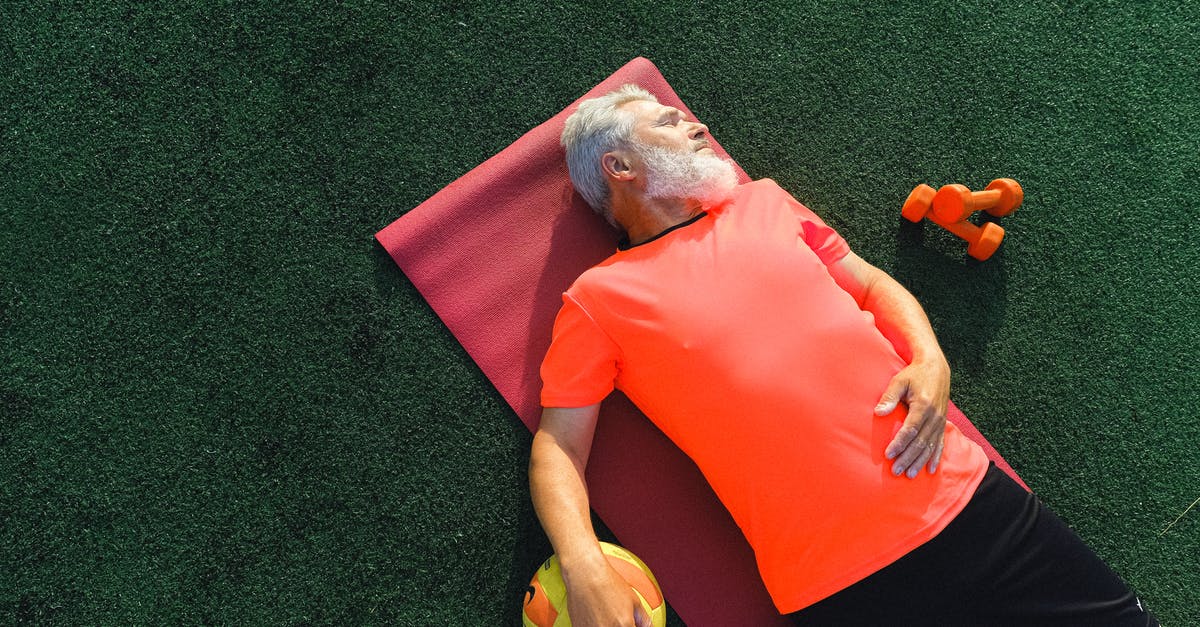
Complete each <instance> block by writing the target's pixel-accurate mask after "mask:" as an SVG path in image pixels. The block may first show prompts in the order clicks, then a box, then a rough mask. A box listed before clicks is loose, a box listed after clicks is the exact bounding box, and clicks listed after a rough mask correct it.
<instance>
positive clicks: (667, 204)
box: [621, 198, 704, 246]
mask: <svg viewBox="0 0 1200 627" xmlns="http://www.w3.org/2000/svg"><path fill="white" fill-rule="evenodd" d="M702 211H704V207H703V206H701V204H700V203H699V202H696V201H694V200H682V199H677V198H672V199H657V198H656V199H649V198H643V199H642V202H641V203H640V206H639V207H638V208H637V209H636V210H633V211H628V212H622V213H623V214H624V215H623V216H622V217H623V218H624V220H622V224H621V226H622V227H624V229H625V235H626V237H627V238H628V240H629V244H630V245H633V246H636V245H637V244H641V243H642V242H645V241H647V240H649V239H652V238H653V237H654V236H656V235H658V234H659V233H662V232H663V231H665V230H667V229H669V228H671V227H673V226H676V225H679V224H683V223H684V222H687V221H688V220H691V219H692V218H694V217H696V216H697V215H699V214H700V212H702Z"/></svg>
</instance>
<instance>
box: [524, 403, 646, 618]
mask: <svg viewBox="0 0 1200 627" xmlns="http://www.w3.org/2000/svg"><path fill="white" fill-rule="evenodd" d="M599 415H600V405H599V404H595V405H589V406H587V407H573V408H562V407H547V408H545V409H543V410H542V422H541V424H540V425H539V426H538V430H537V432H536V433H535V434H534V435H533V447H532V450H531V452H530V456H529V489H530V494H531V495H532V497H533V507H534V510H535V511H536V512H537V515H538V519H539V520H541V522H542V528H543V529H545V530H546V535H547V536H549V538H550V544H552V545H553V546H554V552H555V553H556V554H557V555H558V560H559V563H560V564H561V565H562V573H563V581H564V582H565V583H566V585H567V607H568V608H569V609H570V613H571V624H572V625H576V626H579V627H588V626H597V627H608V626H609V625H621V626H628V627H633V626H634V625H635V617H636V625H637V626H638V627H649V625H650V617H649V616H647V615H646V614H645V612H644V611H643V610H642V606H641V602H640V601H639V600H638V598H637V595H636V593H634V591H633V588H631V587H630V586H629V584H628V583H627V582H626V581H625V580H624V579H622V578H621V576H620V574H618V573H617V571H616V570H614V569H613V568H612V567H611V566H610V565H609V564H608V559H607V558H605V557H604V553H603V552H601V550H600V543H599V542H598V541H597V540H596V532H595V530H594V529H592V519H591V513H590V510H589V507H588V495H587V485H586V483H585V479H584V469H585V468H586V467H587V461H588V456H589V454H590V452H591V448H592V436H593V435H594V434H595V431H596V420H597V418H598V417H599Z"/></svg>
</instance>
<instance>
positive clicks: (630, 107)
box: [620, 100, 683, 122]
mask: <svg viewBox="0 0 1200 627" xmlns="http://www.w3.org/2000/svg"><path fill="white" fill-rule="evenodd" d="M620 108H621V109H624V110H626V111H629V112H630V113H632V114H633V116H634V118H635V119H636V120H637V121H638V122H652V121H655V120H658V119H659V118H665V117H670V116H672V115H679V116H681V117H682V116H683V112H681V111H680V110H679V109H676V108H675V107H670V106H667V105H664V104H659V103H657V102H651V101H649V100H633V101H630V102H626V103H625V104H623V105H621V107H620Z"/></svg>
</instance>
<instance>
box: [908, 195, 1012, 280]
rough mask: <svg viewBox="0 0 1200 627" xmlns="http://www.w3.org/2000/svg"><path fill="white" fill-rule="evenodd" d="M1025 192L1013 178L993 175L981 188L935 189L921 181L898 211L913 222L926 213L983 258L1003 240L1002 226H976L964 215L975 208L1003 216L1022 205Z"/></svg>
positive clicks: (970, 250) (972, 252) (967, 215)
mask: <svg viewBox="0 0 1200 627" xmlns="http://www.w3.org/2000/svg"><path fill="white" fill-rule="evenodd" d="M1024 198H1025V194H1024V192H1023V191H1022V190H1021V185H1020V184H1019V183H1017V182H1016V181H1014V180H1012V179H996V180H994V181H992V182H991V183H990V184H988V186H987V189H985V190H984V191H982V192H973V191H971V190H970V189H968V188H967V187H966V186H963V185H946V186H945V187H943V188H941V189H939V190H937V191H934V189H933V188H932V187H930V186H928V185H925V184H921V185H918V186H917V187H916V188H915V189H913V191H912V193H910V194H909V195H908V199H907V200H905V201H904V208H903V209H901V211H900V214H901V215H902V216H904V217H905V219H907V220H909V221H912V222H920V221H921V218H925V217H928V218H929V220H930V221H931V222H933V223H934V224H937V225H939V226H941V227H942V228H944V229H946V230H947V231H950V232H951V233H953V234H955V235H957V236H959V237H961V238H963V239H964V240H966V241H967V254H968V255H970V256H972V257H974V258H976V259H978V260H980V261H983V260H985V259H987V258H989V257H991V256H992V254H993V253H995V252H996V249H997V248H999V247H1000V242H1001V241H1003V240H1004V227H1002V226H1000V225H999V224H995V223H992V222H988V223H985V224H984V225H983V226H976V225H975V224H972V223H971V222H969V221H968V220H967V219H968V218H970V217H971V214H973V213H975V212H976V211H986V212H988V213H989V214H991V215H994V216H997V217H1002V216H1006V215H1008V214H1010V213H1012V212H1013V211H1016V209H1017V207H1019V206H1020V205H1021V201H1022V200H1024Z"/></svg>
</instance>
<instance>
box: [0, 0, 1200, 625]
mask: <svg viewBox="0 0 1200 627" xmlns="http://www.w3.org/2000/svg"><path fill="white" fill-rule="evenodd" d="M749 4H750V3H714V2H687V3H674V2H658V3H643V2H631V3H624V4H617V5H611V4H601V3H587V4H584V3H579V4H575V3H545V2H532V1H530V2H517V1H514V2H506V3H495V4H491V3H484V2H453V3H451V2H443V3H406V2H401V3H399V4H392V3H372V2H336V3H334V2H321V3H316V2H312V3H302V4H289V5H287V6H283V5H279V4H277V3H265V2H264V3H225V2H221V3H215V2H214V3H187V2H177V3H168V4H163V5H154V6H148V5H144V4H142V3H134V2H124V1H114V2H85V3H65V2H44V3H5V4H4V5H3V6H2V7H0V23H3V24H4V25H5V27H4V29H2V30H0V67H4V68H5V69H6V71H5V72H4V73H3V75H0V255H2V256H0V264H2V265H0V477H3V479H0V623H14V622H15V623H18V624H147V623H188V624H195V623H234V624H246V623H250V624H255V623H259V624H261V623H271V624H294V625H299V624H359V623H380V624H386V623H390V624H404V625H460V624H461V625H501V624H513V623H514V622H515V617H516V615H517V613H518V611H519V602H520V597H521V594H522V592H523V590H524V583H525V581H526V580H527V579H528V577H529V576H530V574H531V573H532V571H533V569H534V568H535V567H536V565H537V564H538V563H539V562H540V561H541V560H542V559H544V557H545V556H546V554H547V551H548V545H547V544H546V541H545V539H544V537H543V536H542V533H541V530H540V528H539V527H538V525H537V522H536V519H535V517H534V516H533V513H532V510H531V507H530V505H529V503H528V490H527V488H526V484H525V481H526V479H525V463H526V458H527V447H528V445H529V441H530V437H529V434H528V433H526V432H525V430H524V428H523V427H522V426H521V425H520V424H519V422H518V421H517V420H516V419H515V417H514V416H513V415H512V413H511V411H510V410H509V409H508V408H507V407H506V406H505V405H504V404H503V402H502V400H501V399H500V398H499V396H498V394H497V393H496V392H495V391H494V390H493V389H492V388H491V387H490V386H489V384H488V383H487V381H486V380H485V379H484V378H483V376H482V375H481V374H480V373H479V371H478V369H477V368H476V367H475V366H474V364H473V363H472V362H471V361H470V360H469V358H468V357H467V356H466V354H465V353H464V352H463V350H462V349H461V348H460V347H459V346H458V344H457V343H456V342H455V341H454V339H453V338H452V337H451V336H450V335H449V334H448V332H447V331H446V330H445V328H444V327H443V326H442V325H441V323H440V322H439V321H438V320H437V318H436V316H435V315H433V313H432V312H431V310H430V309H429V308H428V307H427V306H426V305H425V303H424V302H423V301H422V300H421V298H420V296H419V295H418V294H417V293H416V292H415V290H414V289H413V288H412V286H411V285H410V284H409V283H408V282H407V280H406V279H405V278H404V276H403V274H402V273H401V272H400V271H399V270H398V269H397V268H396V267H395V266H394V264H392V262H391V260H390V259H389V258H388V257H387V255H386V253H384V252H383V251H382V249H381V248H380V247H379V246H378V245H377V244H375V243H374V241H373V240H372V235H373V234H374V232H375V231H377V230H378V229H380V228H382V227H383V226H385V225H386V224H388V223H389V222H390V221H391V220H393V219H395V218H396V217H398V216H400V215H401V214H403V213H404V212H405V211H407V210H409V209H411V208H412V207H414V206H416V205H417V204H418V203H420V202H421V201H422V200H424V199H425V198H427V197H428V196H429V195H431V194H433V193H434V192H435V191H437V190H438V189H440V188H441V187H443V186H445V185H446V184H448V183H449V182H451V181H452V180H454V179H455V178H456V177H457V176H459V175H461V174H462V173H464V172H466V171H467V170H469V169H471V168H472V167H474V166H475V165H477V164H479V163H480V162H482V161H483V160H484V159H486V158H487V157H489V156H491V155H492V154H494V153H495V152H497V151H498V150H500V149H501V148H503V147H504V146H506V145H507V144H508V143H510V142H511V141H513V140H514V139H516V138H517V137H519V136H520V135H521V134H522V133H524V132H525V131H526V130H528V129H529V128H532V127H533V126H535V125H536V124H538V123H540V122H541V121H543V120H544V119H545V118H547V117H549V116H550V115H552V114H553V113H555V112H557V111H558V110H560V109H561V108H562V107H563V106H565V105H566V104H568V103H569V102H570V101H572V100H573V99H575V98H576V97H578V96H579V95H580V94H582V93H583V92H584V91H586V90H587V89H588V88H590V87H591V86H592V85H594V84H595V83H596V82H598V81H599V80H601V79H603V78H604V77H605V76H607V75H608V74H609V73H611V72H612V71H613V70H615V69H616V68H617V67H619V66H620V65H622V64H623V63H625V62H626V61H628V60H629V59H631V58H632V57H634V56H638V55H643V56H647V57H649V58H650V59H651V60H653V61H654V62H655V63H656V64H658V66H659V67H660V69H661V70H662V71H663V73H664V75H665V76H666V77H667V79H668V80H669V81H670V82H671V84H672V85H673V86H674V87H675V88H676V90H677V91H678V92H679V93H680V95H681V96H682V97H683V99H684V101H685V102H687V103H688V104H689V106H690V107H691V108H692V109H693V110H694V111H696V112H697V113H698V114H699V115H700V116H701V117H702V119H703V120H704V121H705V122H706V123H708V125H709V126H710V127H711V129H712V132H713V133H714V135H715V136H716V137H717V138H718V139H719V140H720V141H721V142H722V144H723V145H724V146H725V147H726V148H727V149H728V150H729V151H730V153H731V154H732V155H734V156H735V158H737V159H738V161H739V163H740V164H741V165H742V166H743V167H744V168H745V169H746V170H747V171H748V172H750V173H751V174H752V175H753V176H770V177H773V178H775V179H776V180H778V181H779V182H780V183H781V184H782V185H783V186H784V187H785V188H787V189H789V190H791V191H792V192H794V193H795V194H796V195H797V197H799V198H800V199H801V200H802V201H804V202H805V203H806V204H808V205H809V206H810V207H812V208H814V209H815V210H816V211H818V213H820V214H822V215H823V216H824V217H825V218H826V219H827V220H828V221H829V222H830V223H831V224H832V225H833V226H835V227H836V228H838V229H839V230H840V231H841V232H842V233H843V235H844V236H845V237H846V238H847V239H848V240H849V241H850V243H851V245H852V246H853V247H854V248H855V249H856V250H857V252H859V253H860V254H861V255H862V256H863V257H865V258H867V259H868V260H870V261H872V262H873V263H875V264H877V265H879V266H880V267H883V268H884V269H886V270H888V271H890V272H892V273H893V274H894V275H895V276H897V277H898V278H899V279H900V280H901V281H902V282H904V283H905V284H906V285H907V286H908V287H909V288H910V289H911V290H912V291H913V292H914V293H915V294H916V295H917V296H918V297H919V298H920V299H921V300H922V302H923V303H924V304H925V305H926V307H927V309H928V311H929V314H930V316H931V318H932V320H933V323H934V326H935V328H936V329H937V331H938V332H939V334H940V336H941V338H942V341H943V345H944V348H945V349H946V352H947V354H948V357H949V358H950V360H951V362H952V366H953V368H954V370H955V379H954V392H953V395H954V398H955V399H956V401H957V403H958V404H959V405H960V406H961V407H962V408H963V409H964V410H965V411H966V412H967V414H968V415H970V416H971V417H972V418H973V420H974V421H975V423H976V424H977V425H978V426H979V428H980V429H981V430H982V431H983V432H984V433H985V434H986V435H987V436H988V437H989V438H990V439H991V441H992V442H993V444H995V446H996V448H998V449H999V450H1000V451H1001V452H1002V453H1003V454H1004V455H1005V456H1006V457H1007V458H1008V459H1009V460H1010V461H1011V462H1012V463H1013V465H1014V466H1015V467H1016V468H1017V470H1018V472H1020V473H1021V475H1022V476H1023V477H1024V478H1025V479H1026V481H1028V483H1029V484H1030V485H1031V486H1032V487H1033V488H1034V489H1035V490H1036V491H1037V492H1038V493H1039V494H1040V495H1041V497H1042V498H1043V499H1044V500H1045V501H1046V502H1047V503H1049V504H1050V506H1051V507H1052V508H1053V509H1055V510H1056V511H1057V512H1058V513H1059V514H1060V515H1061V516H1062V517H1063V518H1065V519H1066V520H1067V521H1068V522H1069V523H1070V524H1071V525H1072V526H1074V527H1075V528H1076V529H1077V530H1078V531H1079V533H1080V534H1081V535H1082V536H1083V537H1084V538H1085V540H1087V541H1088V542H1089V544H1091V545H1092V546H1093V547H1094V548H1095V549H1096V550H1097V552H1099V553H1100V554H1101V555H1102V556H1103V557H1104V558H1105V559H1106V560H1107V561H1108V562H1109V563H1111V564H1112V565H1113V567H1114V568H1115V569H1116V570H1117V571H1118V572H1120V573H1121V574H1122V575H1123V576H1124V577H1125V578H1126V579H1127V580H1128V581H1129V582H1130V583H1131V584H1132V585H1133V586H1134V587H1136V588H1137V590H1138V591H1139V593H1140V594H1141V596H1142V598H1143V599H1144V600H1145V602H1146V603H1147V605H1148V606H1149V607H1151V608H1152V609H1153V610H1154V611H1155V612H1156V613H1157V614H1158V615H1159V617H1160V618H1161V619H1162V620H1163V622H1164V624H1167V625H1179V626H1182V625H1189V624H1195V623H1197V622H1200V613H1198V612H1200V610H1198V609H1197V608H1200V570H1198V569H1197V568H1196V565H1197V563H1198V559H1200V508H1197V509H1193V510H1191V511H1190V512H1188V513H1186V514H1185V513H1184V512H1185V510H1186V509H1187V508H1188V506H1189V504H1192V503H1193V502H1194V501H1195V499H1197V497H1200V488H1198V487H1197V486H1200V453H1198V452H1197V451H1198V448H1197V442H1200V410H1198V409H1197V407H1200V393H1198V392H1197V390H1198V389H1200V375H1198V372H1200V370H1198V369H1197V367H1196V357H1197V354H1200V322H1198V321H1197V304H1198V303H1200V289H1198V287H1197V285H1198V284H1197V280H1196V272H1197V270H1200V245H1198V244H1197V238H1196V232H1195V231H1196V229H1195V226H1194V223H1195V217H1196V215H1197V214H1196V207H1198V206H1200V187H1197V186H1196V184H1195V182H1196V180H1197V178H1198V177H1200V176H1198V175H1200V167H1198V166H1200V152H1198V151H1197V149H1196V146H1197V140H1198V139H1200V122H1198V121H1200V107H1198V105H1197V104H1196V95H1197V94H1200V63H1198V62H1197V61H1198V58H1197V57H1198V54H1197V53H1198V51H1200V40H1197V38H1196V36H1195V34H1196V33H1197V32H1200V5H1197V4H1195V3H1189V2H1185V1H1182V0H1180V1H1167V0H1163V1H1155V2H1116V1H1095V2H1072V1H1067V0H1062V1H1059V2H1031V3H1000V2H985V1H982V0H973V1H968V2H965V3H964V2H959V1H948V0H945V1H931V2H922V3H901V4H899V5H891V4H889V5H887V6H886V8H885V5H883V4H878V5H872V4H870V3H855V2H777V3H765V4H763V5H761V6H760V5H756V6H754V7H751V6H749ZM998 176H1007V177H1012V178H1016V179H1018V180H1019V181H1021V183H1022V184H1023V185H1024V186H1025V189H1026V202H1025V205H1024V206H1023V207H1022V208H1021V209H1020V210H1019V211H1018V212H1017V213H1016V214H1015V215H1013V216H1010V217H1009V218H1005V219H1004V221H1003V224H1004V226H1005V228H1006V229H1007V230H1008V233H1009V234H1008V238H1007V239H1006V241H1005V243H1004V246H1003V247H1002V249H1001V251H1000V252H999V253H998V254H997V256H996V257H995V258H993V259H992V260H990V261H988V262H986V263H982V264H981V263H976V262H973V261H969V260H965V259H964V258H963V247H962V245H961V244H960V243H959V242H958V241H956V240H955V239H954V238H953V237H952V236H950V235H948V234H946V233H945V232H943V231H941V230H940V229H937V228H934V227H931V226H928V225H924V226H906V225H902V224H901V223H900V220H899V218H898V214H899V205H900V202H901V201H902V200H903V198H904V196H905V194H907V192H908V190H909V189H911V188H912V186H913V185H915V184H916V183H919V182H926V183H930V184H932V185H935V186H937V185H942V184H946V183H951V182H960V183H964V184H967V185H968V186H971V187H973V188H981V187H982V186H984V185H985V184H986V183H987V182H988V181H989V180H990V179H991V178H994V177H998ZM481 210H484V208H481ZM1181 514H1183V515H1182V517H1180V515H1181ZM1177 518H1178V520H1176V519H1177ZM1173 521H1174V524H1173V525H1171V523H1172V522H1173ZM1169 525H1170V527H1169V528H1168V526H1169Z"/></svg>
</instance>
